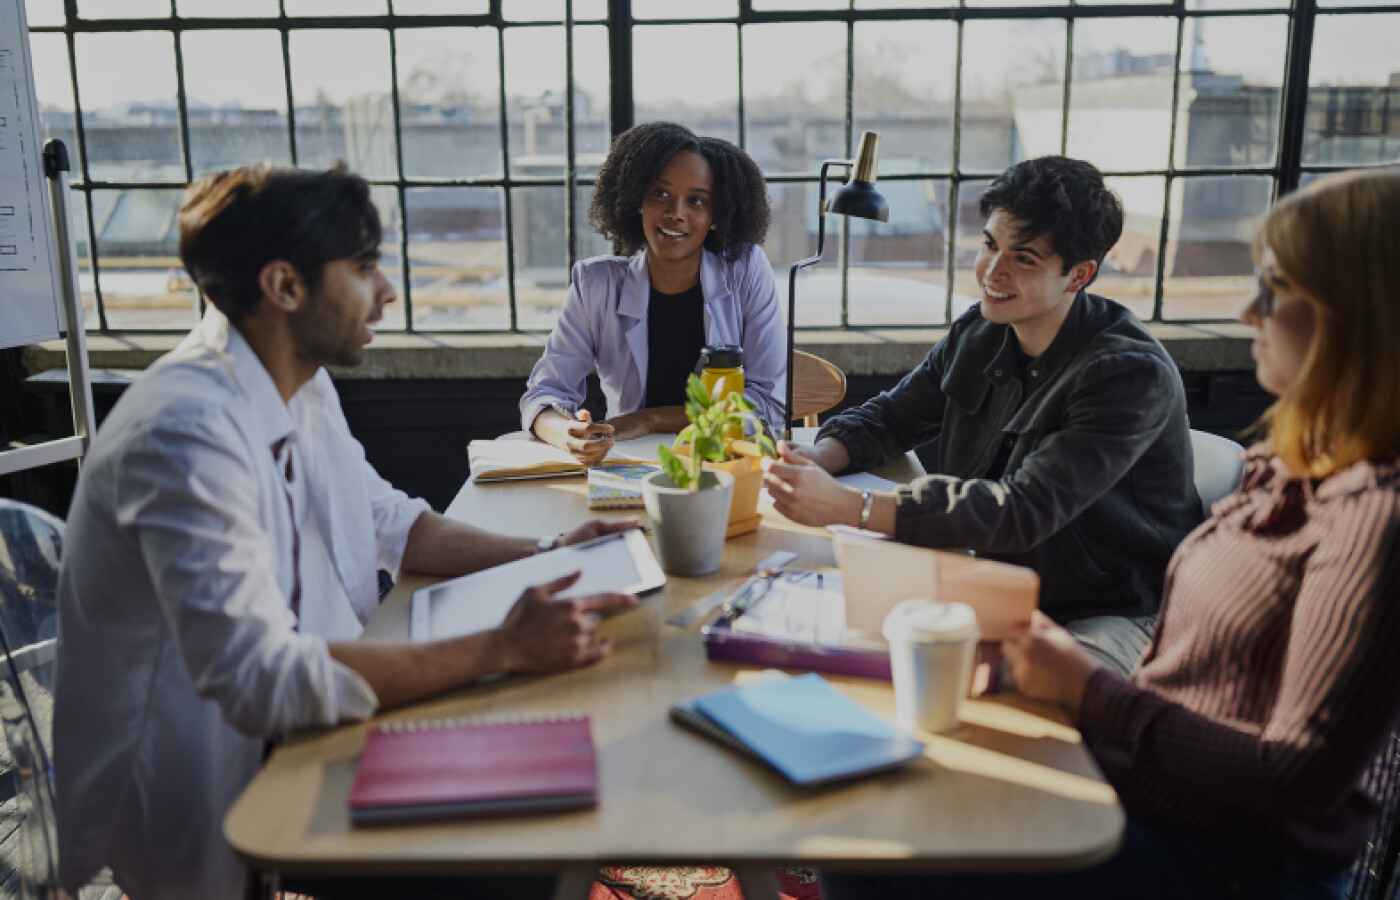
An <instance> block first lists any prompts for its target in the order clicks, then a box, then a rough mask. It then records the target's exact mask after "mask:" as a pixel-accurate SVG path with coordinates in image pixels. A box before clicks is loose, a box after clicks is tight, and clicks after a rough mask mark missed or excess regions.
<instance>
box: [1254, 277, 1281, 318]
mask: <svg viewBox="0 0 1400 900" xmlns="http://www.w3.org/2000/svg"><path fill="white" fill-rule="evenodd" d="M1254 275H1255V277H1257V278H1258V279H1259V289H1258V291H1256V292H1255V294H1254V299H1253V300H1251V301H1250V302H1249V308H1250V309H1252V310H1254V311H1255V312H1256V313H1258V314H1259V315H1261V316H1272V315H1273V314H1274V306H1275V301H1276V299H1277V298H1276V296H1275V294H1274V289H1273V288H1272V287H1270V286H1269V283H1268V282H1267V281H1265V280H1264V273H1263V272H1260V271H1259V270H1258V269H1256V270H1255V271H1254Z"/></svg>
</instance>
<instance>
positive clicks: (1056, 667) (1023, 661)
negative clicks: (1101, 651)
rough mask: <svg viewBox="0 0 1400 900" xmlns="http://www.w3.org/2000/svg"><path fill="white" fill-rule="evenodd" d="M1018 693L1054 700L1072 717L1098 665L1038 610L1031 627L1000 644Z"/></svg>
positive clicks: (1039, 698) (1071, 636)
mask: <svg viewBox="0 0 1400 900" xmlns="http://www.w3.org/2000/svg"><path fill="white" fill-rule="evenodd" d="M1001 652H1002V654H1003V655H1004V656H1005V657H1006V661H1007V663H1008V664H1009V665H1010V666H1011V677H1012V678H1014V679H1015V680H1016V689H1017V690H1019V691H1020V692H1021V693H1023V694H1025V695H1026V696H1027V697H1030V698H1032V699H1034V700H1051V701H1054V702H1056V703H1059V704H1061V705H1062V706H1064V707H1065V708H1066V709H1068V710H1069V711H1070V712H1071V713H1078V712H1079V706H1080V704H1081V703H1083V701H1084V689H1085V687H1087V686H1088V684H1089V676H1090V675H1092V674H1093V673H1094V670H1095V669H1097V668H1098V667H1099V664H1098V663H1097V662H1096V661H1095V660H1094V658H1093V657H1091V656H1090V655H1089V654H1087V653H1085V652H1084V650H1083V649H1081V648H1080V646H1079V642H1078V641H1077V640H1075V639H1074V635H1072V634H1070V633H1069V632H1068V631H1065V630H1064V629H1063V628H1061V627H1060V626H1058V625H1056V624H1055V623H1054V622H1053V621H1051V619H1050V617H1049V616H1047V615H1045V614H1044V613H1042V612H1041V611H1040V610H1036V611H1035V614H1034V616H1032V618H1031V624H1030V625H1029V626H1028V627H1021V628H1017V629H1016V630H1014V631H1012V632H1011V633H1010V634H1008V635H1007V636H1006V638H1005V640H1003V641H1002V642H1001Z"/></svg>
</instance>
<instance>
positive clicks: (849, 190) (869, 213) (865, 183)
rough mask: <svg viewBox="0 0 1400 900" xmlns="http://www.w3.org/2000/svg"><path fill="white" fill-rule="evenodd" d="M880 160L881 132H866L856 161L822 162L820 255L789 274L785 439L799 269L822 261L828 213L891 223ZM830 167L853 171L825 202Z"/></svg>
mask: <svg viewBox="0 0 1400 900" xmlns="http://www.w3.org/2000/svg"><path fill="white" fill-rule="evenodd" d="M879 159H880V133H879V132H877V131H865V132H862V133H861V135H860V148H859V150H858V151H857V152H856V158H855V159H828V160H825V161H823V162H822V172H821V182H820V184H821V186H820V187H819V188H818V191H819V194H818V197H817V253H816V255H815V256H809V257H807V258H806V259H801V260H798V261H797V262H795V263H793V264H792V270H791V272H789V274H788V321H787V327H788V331H787V403H786V405H785V406H784V407H783V417H784V424H783V440H785V441H790V440H792V357H793V351H795V350H796V349H797V270H798V269H803V268H806V267H807V266H810V265H812V264H814V263H816V262H818V261H820V260H821V258H822V249H823V248H824V246H825V244H826V214H827V213H828V212H830V213H833V214H835V215H838V216H855V217H856V218H858V219H874V220H876V221H879V222H888V221H889V220H890V205H889V203H887V202H886V201H885V198H884V197H883V196H882V195H881V194H880V192H879V191H877V190H875V168H876V166H877V165H878V163H879ZM831 166H844V167H846V168H848V169H851V170H852V171H851V178H850V180H849V181H847V182H846V183H845V184H844V185H842V186H841V187H839V188H837V189H836V193H834V194H832V195H831V199H830V200H827V199H826V170H827V169H828V168H830V167H831Z"/></svg>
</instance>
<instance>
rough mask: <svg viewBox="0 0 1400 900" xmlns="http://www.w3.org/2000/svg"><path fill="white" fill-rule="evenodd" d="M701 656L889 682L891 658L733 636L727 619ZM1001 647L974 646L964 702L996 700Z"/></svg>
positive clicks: (705, 632) (709, 635)
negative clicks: (989, 696) (990, 696)
mask: <svg viewBox="0 0 1400 900" xmlns="http://www.w3.org/2000/svg"><path fill="white" fill-rule="evenodd" d="M700 634H701V635H702V636H703V637H704V639H705V655H706V656H707V657H708V658H710V659H714V660H724V661H727V662H741V663H753V664H755V665H760V666H773V667H776V668H779V669H801V670H803V671H805V672H827V673H829V674H832V675H854V676H856V677H857V678H877V679H880V680H883V681H890V680H891V678H892V676H891V675H890V655H889V653H888V652H886V651H884V650H874V649H865V648H854V647H839V646H833V645H831V644H816V643H811V642H806V641H790V640H778V639H775V638H771V637H765V636H763V635H758V634H746V633H744V632H735V631H734V630H733V628H731V627H730V622H729V620H728V619H723V618H721V619H718V620H716V621H715V622H713V623H712V624H709V625H706V626H705V627H703V628H701V629H700ZM1000 674H1001V647H1000V645H998V644H994V643H987V642H983V643H980V644H978V645H977V655H976V657H975V658H974V661H973V664H972V683H971V684H970V685H969V690H968V696H971V697H981V696H984V695H986V694H994V693H996V692H997V691H998V690H1000V688H1001V677H1000Z"/></svg>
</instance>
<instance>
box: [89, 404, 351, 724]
mask: <svg viewBox="0 0 1400 900" xmlns="http://www.w3.org/2000/svg"><path fill="white" fill-rule="evenodd" d="M242 446H244V444H243V441H242V438H241V437H240V436H239V435H238V433H237V432H236V431H235V430H234V429H233V428H232V427H231V426H230V425H229V424H228V423H226V422H222V421H220V420H219V419H218V418H217V417H213V416H210V417H184V418H180V419H177V420H173V421H171V422H169V423H165V424H162V425H160V426H158V427H157V428H155V429H154V430H152V431H150V432H148V433H147V434H146V435H145V436H144V437H143V438H142V439H141V440H140V442H139V443H138V444H137V445H135V446H134V447H133V448H132V450H131V452H130V453H129V455H128V457H127V466H126V471H125V473H124V477H123V479H122V484H121V486H120V487H119V490H118V508H117V521H118V525H119V527H120V528H122V529H123V530H124V531H128V532H129V533H131V534H133V535H134V536H135V538H136V540H137V542H138V544H139V546H140V551H141V553H142V555H143V556H144V558H145V564H146V568H147V571H148V572H150V573H151V578H152V582H153V584H154V586H155V589H156V596H157V600H158V601H159V603H160V606H161V609H162V612H163V614H164V616H165V618H166V620H167V621H168V623H169V625H170V629H171V632H172V634H173V635H174V639H175V643H176V649H177V651H178V652H179V654H180V658H181V660H182V662H183V664H184V667H185V670H186V671H187V672H188V674H189V677H190V680H191V682H192V683H193V685H194V689H195V691H196V693H197V694H198V695H199V696H200V697H201V698H204V699H207V700H212V701H214V702H216V703H217V704H218V705H219V708H220V710H221V711H222V714H223V716H224V718H225V719H226V720H227V721H228V722H229V723H230V724H231V725H232V726H233V727H234V728H236V729H238V730H239V731H240V732H243V733H244V734H248V735H252V736H261V737H270V736H273V735H277V734H280V733H282V732H284V731H288V730H291V729H295V728H302V727H306V726H311V725H334V724H336V723H337V722H343V721H348V720H354V719H362V718H365V717H368V716H370V715H372V714H373V712H374V710H375V708H376V707H377V706H378V698H377V697H376V696H375V694H374V691H373V689H371V688H370V686H369V684H368V683H367V682H366V681H365V680H364V679H363V678H362V677H360V676H359V675H358V674H357V673H355V672H354V671H352V670H351V669H349V668H348V667H346V666H344V665H342V664H340V663H338V662H336V661H335V660H334V659H333V658H332V657H331V656H330V653H329V650H328V649H327V646H326V642H325V640H323V639H322V638H320V637H318V636H315V635H308V634H300V633H298V632H297V630H296V620H295V617H294V616H293V614H292V612H291V609H290V606H289V602H288V598H287V595H286V593H285V592H284V590H283V588H282V586H281V585H279V584H278V581H277V577H276V572H277V559H276V553H275V551H274V549H273V546H272V543H271V540H270V538H269V537H268V535H267V533H266V531H265V530H264V528H263V526H262V523H261V521H260V514H259V509H260V507H259V500H260V489H259V477H258V473H257V472H256V471H255V470H254V469H253V468H252V467H251V466H250V465H249V462H248V458H247V457H246V455H244V454H240V453H239V452H238V448H240V447H242Z"/></svg>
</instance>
